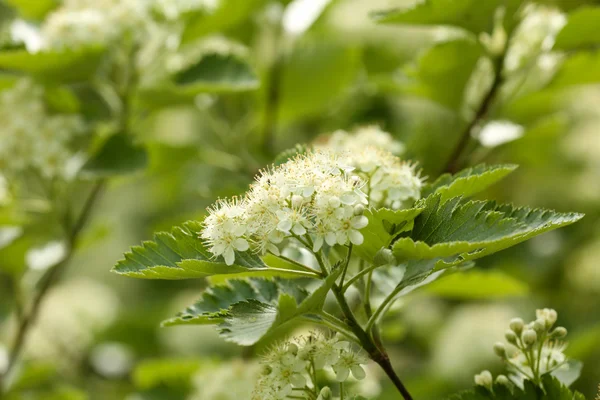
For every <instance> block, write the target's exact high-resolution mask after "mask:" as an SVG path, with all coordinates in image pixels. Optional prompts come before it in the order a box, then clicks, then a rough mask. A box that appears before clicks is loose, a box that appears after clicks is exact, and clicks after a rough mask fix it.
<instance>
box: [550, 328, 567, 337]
mask: <svg viewBox="0 0 600 400" xmlns="http://www.w3.org/2000/svg"><path fill="white" fill-rule="evenodd" d="M565 336H567V329H566V328H564V327H562V326H558V327H556V328H555V329H554V330H553V331H552V337H553V338H558V339H561V338H564V337H565Z"/></svg>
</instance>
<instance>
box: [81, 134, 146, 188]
mask: <svg viewBox="0 0 600 400" xmlns="http://www.w3.org/2000/svg"><path fill="white" fill-rule="evenodd" d="M147 164H148V155H147V153H146V149H145V148H144V147H143V146H140V145H138V144H135V143H133V138H132V137H131V135H128V134H124V133H118V134H116V135H113V136H111V137H109V138H108V139H107V140H106V141H105V142H104V143H103V144H102V146H101V147H100V149H99V150H98V151H97V152H96V153H95V154H94V155H93V156H92V157H91V158H90V159H89V160H88V161H87V162H86V163H85V165H84V166H83V169H82V170H81V174H82V175H83V176H85V177H91V178H105V177H111V176H115V175H123V174H129V173H132V172H136V171H138V170H141V169H144V168H145V167H146V166H147Z"/></svg>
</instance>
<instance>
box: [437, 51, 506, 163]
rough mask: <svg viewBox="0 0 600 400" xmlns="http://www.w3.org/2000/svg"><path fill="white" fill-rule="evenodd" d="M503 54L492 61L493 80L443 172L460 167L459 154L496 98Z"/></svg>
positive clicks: (501, 71) (502, 67) (500, 79)
mask: <svg viewBox="0 0 600 400" xmlns="http://www.w3.org/2000/svg"><path fill="white" fill-rule="evenodd" d="M505 56H506V52H503V53H502V54H501V55H500V56H499V57H498V58H497V59H496V60H495V62H494V81H493V82H492V85H491V86H490V88H489V90H488V92H487V93H486V95H485V97H484V98H483V100H482V102H481V104H480V105H479V108H478V109H477V111H476V112H475V115H474V116H473V118H472V119H471V121H469V123H468V124H467V126H466V128H465V130H464V131H463V133H462V135H461V137H460V139H459V142H458V144H457V145H456V147H455V148H454V150H453V151H452V154H451V155H450V159H449V160H448V163H447V164H446V167H445V169H444V171H445V172H450V173H456V172H457V171H458V170H459V169H460V166H461V156H462V154H463V152H464V150H465V148H466V147H467V145H468V144H469V140H470V139H471V133H472V131H473V129H474V128H475V127H476V126H477V125H478V124H479V123H480V122H481V121H482V120H483V119H484V118H485V117H486V116H487V114H488V112H489V110H490V108H491V105H492V103H493V102H494V99H495V98H496V95H497V94H498V91H499V89H500V87H501V86H502V83H503V82H504V73H503V69H504V59H505Z"/></svg>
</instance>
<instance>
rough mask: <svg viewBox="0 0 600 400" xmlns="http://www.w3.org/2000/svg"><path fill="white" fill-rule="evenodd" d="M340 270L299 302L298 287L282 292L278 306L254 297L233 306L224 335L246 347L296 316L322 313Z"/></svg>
mask: <svg viewBox="0 0 600 400" xmlns="http://www.w3.org/2000/svg"><path fill="white" fill-rule="evenodd" d="M340 273H341V269H339V268H338V269H335V270H333V271H332V272H331V274H330V275H329V276H328V277H327V278H326V279H325V280H323V281H322V282H321V283H320V284H319V286H318V287H317V288H316V289H315V290H314V291H313V292H312V293H311V294H310V295H308V297H306V298H305V299H304V300H302V301H298V299H299V298H300V296H299V295H298V294H297V293H298V290H297V289H296V288H294V289H293V292H292V294H290V293H288V292H284V293H282V294H280V295H279V297H278V299H277V304H276V305H273V304H268V303H264V302H261V301H258V300H254V299H250V300H247V301H242V302H239V303H236V304H234V305H232V306H231V308H230V309H229V311H228V313H227V314H226V315H225V317H224V322H223V323H222V324H221V325H219V331H220V334H221V336H223V338H224V339H225V340H227V341H231V342H234V343H237V344H239V345H242V346H251V345H253V344H255V343H256V342H258V341H259V340H260V339H261V338H262V337H264V336H265V335H267V334H269V333H270V332H272V331H274V330H275V329H277V328H278V327H280V326H282V325H284V324H286V323H288V322H290V321H292V320H293V319H296V318H298V317H301V316H304V315H307V314H311V313H319V312H320V311H321V310H322V309H323V304H324V303H325V298H326V297H327V293H329V290H330V289H331V287H332V286H333V285H334V284H335V281H336V279H337V278H338V276H339V275H340ZM300 293H302V292H300Z"/></svg>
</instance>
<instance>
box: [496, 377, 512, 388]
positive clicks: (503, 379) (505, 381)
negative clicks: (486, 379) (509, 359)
mask: <svg viewBox="0 0 600 400" xmlns="http://www.w3.org/2000/svg"><path fill="white" fill-rule="evenodd" d="M496 383H497V384H498V385H502V386H509V387H510V381H509V380H508V378H507V377H506V375H498V376H497V377H496Z"/></svg>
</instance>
